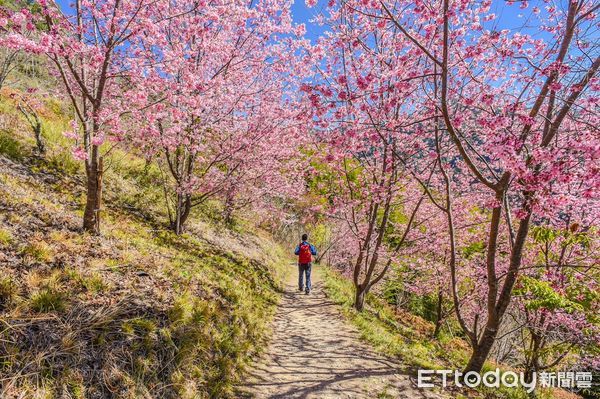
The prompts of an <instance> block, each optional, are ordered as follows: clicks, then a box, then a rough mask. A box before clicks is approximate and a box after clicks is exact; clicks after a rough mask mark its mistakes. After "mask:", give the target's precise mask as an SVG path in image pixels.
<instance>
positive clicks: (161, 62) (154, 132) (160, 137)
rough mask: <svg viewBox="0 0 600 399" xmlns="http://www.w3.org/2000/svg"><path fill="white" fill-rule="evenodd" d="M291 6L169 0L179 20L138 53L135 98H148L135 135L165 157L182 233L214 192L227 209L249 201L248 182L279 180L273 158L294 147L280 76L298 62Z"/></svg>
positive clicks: (175, 222) (171, 202)
mask: <svg viewBox="0 0 600 399" xmlns="http://www.w3.org/2000/svg"><path fill="white" fill-rule="evenodd" d="M289 6H290V4H289V3H288V2H281V1H266V0H265V1H261V2H258V3H256V4H252V3H248V2H245V1H237V2H234V3H232V4H229V5H228V6H227V7H225V6H224V5H223V4H220V3H208V4H206V5H204V6H203V7H202V8H199V9H197V10H195V11H193V12H186V7H188V6H187V2H180V3H178V2H171V3H170V4H169V7H172V8H173V10H172V11H170V13H171V14H175V15H177V16H176V17H175V18H173V19H172V20H170V21H169V22H168V23H165V24H162V25H160V26H159V27H157V28H155V31H156V34H155V35H152V36H147V37H144V38H143V39H142V40H140V42H139V46H137V47H136V49H135V50H134V51H135V52H136V53H138V54H140V56H141V57H142V58H144V59H146V62H145V64H144V65H143V66H142V67H140V68H139V70H138V71H137V73H138V75H139V76H140V77H143V78H144V79H145V82H144V83H142V84H141V85H139V86H138V87H133V88H132V90H131V92H130V94H129V97H131V98H133V101H137V100H139V99H142V100H143V101H146V102H148V103H149V105H148V106H147V107H144V108H143V109H141V110H140V111H139V112H135V113H134V117H135V118H136V119H138V120H143V121H145V126H144V128H143V129H142V131H141V133H140V134H139V135H138V136H137V137H136V138H134V140H136V141H137V143H139V144H140V145H141V146H142V147H143V148H144V149H145V151H146V152H147V154H150V155H153V156H154V155H160V158H162V161H160V162H161V163H163V164H164V165H165V167H164V168H163V169H164V172H165V179H164V187H165V194H166V199H167V209H168V213H169V218H170V223H171V227H172V229H173V230H174V231H175V232H176V233H178V234H179V233H181V232H182V231H183V228H184V225H185V223H186V220H187V219H188V217H189V215H190V212H191V210H192V209H193V208H194V207H196V206H198V205H199V204H201V203H203V202H204V201H206V200H207V199H209V198H212V197H215V196H221V195H222V196H223V197H224V199H225V208H226V213H230V212H232V211H233V210H234V209H235V208H236V205H235V204H234V202H235V201H237V202H238V206H239V205H241V204H244V203H246V204H247V202H248V200H249V199H244V200H242V199H240V198H239V197H240V196H241V195H242V193H243V192H245V193H248V192H249V191H251V190H250V189H251V187H250V186H249V185H248V184H250V183H251V182H252V181H254V182H256V183H257V184H260V182H261V181H262V182H267V181H268V182H271V181H273V176H275V175H277V173H278V172H279V170H280V168H279V166H278V165H277V162H279V161H281V160H283V159H285V158H287V157H290V156H291V155H292V154H291V151H295V150H297V148H296V147H295V144H294V143H295V142H296V139H295V137H297V135H298V131H297V126H298V122H297V121H296V118H295V115H294V113H293V112H290V111H291V110H293V109H294V105H293V104H292V101H293V98H291V97H290V96H287V99H286V90H287V87H288V86H289V85H290V83H289V81H290V80H293V79H292V78H291V77H289V76H288V77H287V78H286V77H285V76H284V75H283V72H284V71H286V65H288V63H289V62H290V61H291V60H292V59H293V56H292V55H293V52H291V50H290V48H291V47H293V43H294V41H293V40H292V39H290V38H289V37H288V36H290V35H293V34H296V33H300V32H299V31H298V30H297V28H296V27H294V26H292V23H291V14H290V10H289ZM153 103H155V104H154V105H152V104H153ZM243 183H248V184H246V185H245V187H242V185H243ZM226 216H227V215H226Z"/></svg>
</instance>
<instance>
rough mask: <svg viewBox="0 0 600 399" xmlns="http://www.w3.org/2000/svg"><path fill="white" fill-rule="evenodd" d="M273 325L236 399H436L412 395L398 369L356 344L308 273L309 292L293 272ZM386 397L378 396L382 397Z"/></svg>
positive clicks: (431, 395) (414, 392)
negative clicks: (264, 348)
mask: <svg viewBox="0 0 600 399" xmlns="http://www.w3.org/2000/svg"><path fill="white" fill-rule="evenodd" d="M291 268H292V270H291V272H290V273H289V276H288V282H287V285H286V287H285V292H284V294H283V297H282V299H281V302H280V305H279V308H278V311H277V314H276V315H275V318H274V321H273V336H272V339H271V343H270V345H269V348H268V349H267V351H266V354H265V356H263V358H262V359H260V360H259V361H258V362H257V364H256V365H254V367H253V369H251V370H250V373H249V375H248V378H247V381H246V384H245V385H244V386H243V387H240V388H239V393H238V394H239V396H240V397H245V398H257V399H259V398H260V399H284V398H285V399H303V398H307V399H308V398H310V399H312V398H315V399H316V398H319V399H329V398H353V399H358V398H377V397H378V395H382V396H380V397H384V398H411V399H419V398H438V397H439V396H437V395H435V394H434V393H433V392H430V391H421V390H418V389H417V388H416V387H415V385H414V383H413V382H412V381H411V379H410V377H409V376H408V375H406V374H405V373H404V372H403V371H402V365H401V364H398V363H396V362H394V361H392V360H390V359H388V358H385V357H383V356H381V355H379V354H377V353H375V351H374V350H373V349H372V348H370V347H369V346H368V345H367V344H366V343H364V342H361V341H360V336H359V334H358V332H357V331H356V329H355V328H354V327H353V326H351V325H349V324H348V323H347V322H346V321H345V320H344V319H343V317H342V316H341V314H340V311H339V309H338V308H337V306H336V305H335V304H334V303H333V302H332V301H331V300H329V299H328V298H327V297H326V296H325V294H324V293H323V290H322V283H321V282H320V279H319V273H318V270H317V271H316V273H315V270H314V269H315V268H313V278H314V281H313V292H312V293H311V294H310V295H308V296H307V295H304V293H303V292H299V291H298V290H297V286H296V284H297V283H296V279H295V278H296V274H295V273H294V268H293V267H291ZM384 393H385V394H387V395H385V396H384V395H383V394H384Z"/></svg>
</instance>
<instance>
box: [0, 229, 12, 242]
mask: <svg viewBox="0 0 600 399" xmlns="http://www.w3.org/2000/svg"><path fill="white" fill-rule="evenodd" d="M12 241H13V236H12V234H10V231H7V230H2V229H0V246H7V245H9V244H10V243H12Z"/></svg>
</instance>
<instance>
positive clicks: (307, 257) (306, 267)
mask: <svg viewBox="0 0 600 399" xmlns="http://www.w3.org/2000/svg"><path fill="white" fill-rule="evenodd" d="M307 240H308V235H307V234H302V242H300V244H298V246H297V247H296V250H295V251H294V254H296V255H298V289H299V290H300V291H302V290H304V287H305V285H304V275H306V291H305V292H306V295H308V294H310V289H311V282H310V269H311V265H312V257H313V256H316V255H317V250H316V248H315V247H314V245H312V244H310V243H309V242H308V241H307Z"/></svg>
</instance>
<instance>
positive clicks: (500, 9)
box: [56, 0, 544, 42]
mask: <svg viewBox="0 0 600 399" xmlns="http://www.w3.org/2000/svg"><path fill="white" fill-rule="evenodd" d="M56 2H57V3H58V4H59V5H60V6H61V8H62V9H63V10H65V11H66V12H68V9H69V8H70V6H71V4H72V3H73V0H56ZM326 2H327V0H320V1H319V2H318V4H317V5H316V6H315V7H313V8H308V7H307V6H306V4H305V0H294V3H293V5H292V16H293V18H294V20H295V21H296V22H297V23H304V24H305V25H306V35H307V37H308V38H309V39H311V41H313V42H314V41H315V40H316V39H317V38H318V37H319V36H320V35H322V34H323V32H324V31H325V30H326V27H324V26H319V25H318V24H315V23H312V22H310V20H311V19H313V18H314V16H315V15H316V14H317V13H319V11H321V10H322V9H323V8H325V6H326ZM537 3H538V2H536V1H533V2H531V3H530V6H529V8H527V9H525V10H521V9H520V8H519V2H518V1H515V4H513V5H512V6H507V5H506V1H505V0H493V1H492V7H491V10H490V12H491V13H495V14H496V15H497V17H498V19H497V20H496V22H495V23H494V25H497V26H496V28H508V29H513V30H516V29H521V27H522V26H523V24H524V23H525V22H526V21H527V17H528V16H529V15H530V14H531V8H532V7H533V6H534V5H538V6H540V8H542V9H543V6H544V3H542V2H540V4H537ZM521 14H523V15H521ZM491 26H492V25H491V24H490V25H488V27H491ZM527 33H529V34H534V35H535V34H539V32H537V29H535V28H533V29H528V30H527Z"/></svg>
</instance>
